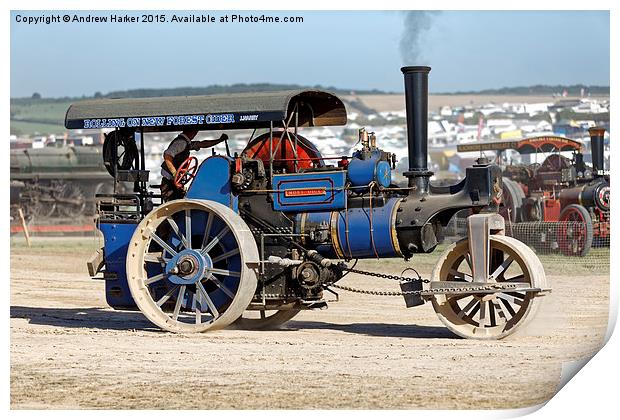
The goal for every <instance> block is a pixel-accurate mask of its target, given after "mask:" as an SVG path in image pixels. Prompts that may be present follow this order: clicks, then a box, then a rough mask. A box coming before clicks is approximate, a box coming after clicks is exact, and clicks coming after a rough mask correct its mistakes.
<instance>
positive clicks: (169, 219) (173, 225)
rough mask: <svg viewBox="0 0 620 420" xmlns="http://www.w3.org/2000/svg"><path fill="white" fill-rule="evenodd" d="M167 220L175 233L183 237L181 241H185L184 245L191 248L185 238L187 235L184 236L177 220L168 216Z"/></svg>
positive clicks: (180, 237)
mask: <svg viewBox="0 0 620 420" xmlns="http://www.w3.org/2000/svg"><path fill="white" fill-rule="evenodd" d="M166 221H167V222H168V224H169V225H170V227H171V228H172V230H173V231H174V233H175V234H176V235H177V236H178V237H179V239H181V242H182V243H183V246H184V247H185V248H189V244H188V242H187V239H185V236H183V234H182V233H181V231H180V230H179V225H177V222H175V221H174V219H173V218H172V217H166Z"/></svg>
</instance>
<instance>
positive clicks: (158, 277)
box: [144, 273, 168, 286]
mask: <svg viewBox="0 0 620 420" xmlns="http://www.w3.org/2000/svg"><path fill="white" fill-rule="evenodd" d="M166 277H168V273H161V274H158V275H156V276H153V277H149V278H148V279H146V280H144V285H145V286H148V285H149V284H151V283H155V282H156V281H160V280H162V279H165V278H166Z"/></svg>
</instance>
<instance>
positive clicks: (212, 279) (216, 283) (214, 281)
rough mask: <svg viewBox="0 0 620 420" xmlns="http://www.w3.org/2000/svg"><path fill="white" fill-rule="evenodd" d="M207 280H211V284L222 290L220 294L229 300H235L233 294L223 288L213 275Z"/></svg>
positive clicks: (226, 288)
mask: <svg viewBox="0 0 620 420" xmlns="http://www.w3.org/2000/svg"><path fill="white" fill-rule="evenodd" d="M209 280H211V281H212V282H213V283H215V285H216V286H217V287H219V288H220V289H222V292H224V293H226V295H227V296H228V297H229V298H231V299H234V298H235V294H234V293H233V292H231V291H230V289H229V288H228V287H226V286H224V283H222V282H221V281H219V280H218V278H217V277H215V276H214V275H211V277H209Z"/></svg>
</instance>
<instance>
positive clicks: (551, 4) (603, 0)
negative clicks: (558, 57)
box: [0, 0, 620, 419]
mask: <svg viewBox="0 0 620 420" xmlns="http://www.w3.org/2000/svg"><path fill="white" fill-rule="evenodd" d="M50 3H51V2H48V1H43V0H38V1H34V0H21V1H17V0H8V1H7V0H5V1H3V2H2V7H3V8H4V9H5V13H4V16H3V19H5V20H4V22H7V21H8V19H9V13H10V10H11V9H14V10H37V9H39V10H49V9H59V10H148V9H151V10H183V9H187V10H200V9H211V10H235V9H236V10H251V9H260V10H330V9H331V10H344V9H354V10H355V9H359V10H405V9H412V8H415V9H426V10H438V9H441V10H483V9H488V10H498V9H500V10H501V9H504V10H611V25H610V26H611V51H610V53H611V57H610V58H611V70H612V71H611V73H610V74H611V80H610V82H611V87H612V91H611V98H612V103H615V102H614V99H616V98H619V96H618V82H619V81H618V80H617V79H618V78H617V77H616V76H617V75H618V74H619V72H620V67H619V66H618V53H617V51H618V40H619V35H620V33H619V31H620V30H619V29H618V28H620V19H619V18H618V16H619V13H618V9H619V7H620V6H618V4H620V2H617V1H611V0H589V1H588V2H583V1H576V0H565V1H562V2H559V1H549V0H547V1H541V0H521V1H515V0H505V1H502V2H501V3H500V2H497V1H490V0H468V1H466V2H465V1H462V0H435V1H432V0H418V1H416V2H415V3H414V2H411V1H403V0H401V1H393V0H383V1H381V2H365V3H363V4H362V3H361V2H357V1H356V2H353V1H337V0H314V1H312V2H308V3H306V4H300V3H292V2H291V1H290V0H289V1H284V0H263V1H261V2H260V3H258V2H250V1H240V0H231V1H226V2H224V1H221V2H217V3H215V2H210V3H205V2H200V1H195V0H194V1H191V0H175V1H174V2H170V1H162V0H156V1H147V0H136V1H132V2H127V0H109V1H106V2H99V3H97V4H93V3H94V2H84V1H77V0H64V1H63V0H58V1H54V2H53V5H51V4H50ZM524 30H527V28H524ZM574 30H584V28H574ZM585 30H587V28H585ZM0 33H1V45H2V50H3V51H2V52H3V56H4V57H7V58H8V59H10V44H9V37H10V25H2V30H1V31H0ZM369 58H372V57H369ZM7 61H8V60H7ZM593 65H596V63H593ZM3 68H4V70H5V71H4V73H3V74H4V77H3V79H4V80H3V84H2V86H3V90H4V96H3V98H4V100H3V102H2V111H3V112H4V114H3V115H4V116H5V117H4V119H2V123H1V124H2V128H3V130H2V131H3V132H4V133H5V139H6V138H7V137H8V134H9V120H8V115H9V92H10V80H9V71H8V70H9V68H10V64H9V63H7V64H5V65H4V66H3ZM619 128H620V126H618V124H616V123H615V119H613V118H612V131H614V129H615V130H618V129H619ZM616 132H618V131H616ZM7 149H8V147H7V146H6V145H5V151H6V150H7ZM1 156H2V157H1V159H2V161H1V164H2V165H1V166H0V167H2V168H3V170H4V171H5V177H4V179H5V182H4V183H3V184H2V193H4V194H3V196H4V197H7V196H8V183H7V180H8V179H9V165H8V154H2V155H1ZM618 159H619V158H618V156H616V155H615V154H614V155H612V159H611V160H612V162H614V165H612V166H614V167H615V168H619V167H620V166H618V165H615V163H616V162H618ZM618 211H619V210H618V209H615V210H612V213H613V214H614V216H613V219H614V220H616V218H617V216H615V214H617V213H618ZM2 212H3V214H2V218H0V223H1V224H2V228H3V231H4V232H6V235H5V240H4V243H3V247H2V251H4V255H8V254H9V252H10V251H9V248H10V245H9V241H8V237H9V235H8V231H9V229H8V206H6V204H5V205H4V206H3V207H2ZM618 230H619V228H618V227H617V226H616V225H615V224H612V232H613V233H612V253H611V279H612V281H611V290H610V296H611V301H610V307H611V308H610V324H609V328H608V337H609V335H610V334H611V331H612V330H613V326H614V325H615V321H616V318H617V308H618V306H617V295H618V287H617V286H618V285H617V283H618V278H619V276H618V274H619V272H618V264H617V262H616V261H615V258H614V257H615V256H616V255H617V254H618V252H617V238H618V237H619V236H618V235H620V232H619V231H618ZM3 270H4V274H5V275H4V276H3V279H4V280H5V282H8V279H9V278H10V273H9V267H8V266H7V264H6V263H5V264H4V268H3ZM583 284H584V287H587V278H584V279H583ZM3 299H4V303H5V306H4V308H6V309H5V314H7V316H6V317H4V318H3V319H2V326H3V331H4V332H5V335H4V336H3V337H4V338H5V339H6V345H5V346H4V347H3V356H4V360H5V364H4V370H3V373H4V379H5V382H4V383H5V388H4V389H5V393H4V395H3V397H4V398H3V400H2V401H3V403H4V407H6V409H7V410H8V408H9V346H8V341H9V322H8V321H9V316H8V315H9V314H8V312H9V310H8V309H9V307H10V301H9V294H8V293H4V294H3ZM618 349H619V339H618V337H617V334H615V335H613V336H611V340H610V341H609V342H608V344H607V345H606V346H605V348H604V349H603V350H602V351H601V352H600V353H599V354H597V355H596V356H595V357H594V359H593V360H592V361H591V362H590V363H588V364H587V365H586V366H585V367H584V368H583V370H582V371H581V372H580V373H579V375H578V377H577V378H576V379H575V380H572V381H570V382H569V383H568V384H567V385H566V386H565V387H564V388H563V389H562V390H561V391H560V392H559V393H558V394H557V395H556V396H555V397H554V398H553V399H552V400H551V401H550V402H549V403H548V404H547V405H546V406H545V407H544V408H542V409H540V410H539V411H536V412H535V413H533V414H532V416H533V417H536V418H552V417H553V418H555V417H562V418H569V419H570V418H596V417H599V416H608V415H609V414H611V413H614V412H615V411H616V410H615V406H616V400H617V398H618V396H617V394H618V393H617V391H616V389H617V387H618V383H617V382H618V380H617V378H618V377H619V375H618V370H619V369H618V365H619V363H618V356H617V355H618V354H620V352H618ZM429 386H430V384H429ZM343 392H346V390H343ZM532 410H535V407H533V408H530V409H525V410H500V411H465V412H463V411H424V412H420V413H410V412H406V411H388V412H386V411H382V412H379V413H376V412H370V411H367V412H354V415H355V416H361V417H362V418H371V417H372V418H374V417H376V416H377V415H379V416H385V415H389V416H390V417H391V416H395V417H403V418H404V417H410V416H417V415H423V416H424V417H432V418H454V417H455V416H458V417H459V418H498V417H499V418H502V417H507V416H508V417H513V416H518V415H523V414H526V413H527V412H531V411H532ZM340 413H341V412H299V411H294V412H290V411H277V412H254V413H240V412H228V413H227V414H229V415H232V416H236V415H242V416H244V417H245V416H253V417H258V418H269V419H272V418H274V417H278V418H284V417H287V418H289V417H290V416H295V417H300V418H311V417H312V418H313V419H315V418H316V417H317V416H320V417H323V416H325V415H327V416H329V417H331V416H334V417H335V416H337V415H338V416H340ZM10 414H11V415H12V416H15V417H28V418H29V417H31V416H32V415H33V414H35V415H41V414H43V413H38V414H36V412H35V413H33V412H29V411H13V412H11V413H10ZM222 414H223V413H222ZM222 414H217V415H218V416H219V415H222ZM343 414H344V413H343ZM347 414H351V413H349V412H347ZM44 415H45V416H51V417H52V418H54V417H58V418H63V419H64V418H67V417H71V418H73V417H76V418H77V417H78V416H79V417H82V416H88V417H100V416H109V415H110V413H109V412H103V411H97V412H89V413H88V414H87V413H83V412H79V411H53V412H49V413H45V414H44ZM114 415H115V416H118V415H121V416H123V417H124V416H132V417H134V416H136V415H138V416H148V417H149V418H151V417H153V416H155V417H160V416H161V417H164V416H165V417H168V416H170V415H174V416H181V415H182V416H187V415H190V416H191V415H200V416H204V415H208V414H205V413H200V412H189V413H186V412H184V413H165V412H158V411H155V412H152V411H142V412H139V413H132V412H123V413H115V414H114ZM603 418H605V417H603Z"/></svg>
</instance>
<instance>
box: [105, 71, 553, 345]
mask: <svg viewBox="0 0 620 420" xmlns="http://www.w3.org/2000/svg"><path fill="white" fill-rule="evenodd" d="M429 71H430V68H429V67H404V68H403V69H402V72H403V73H404V78H405V95H406V107H407V133H408V153H409V158H410V159H409V162H410V168H409V171H407V172H406V173H405V174H404V175H405V176H406V177H407V178H408V180H409V182H408V186H407V187H403V188H401V187H397V186H395V185H394V184H392V183H391V170H392V168H393V165H394V163H395V161H396V159H395V157H394V156H392V155H391V154H390V153H386V152H384V151H382V150H381V149H380V148H379V147H378V145H377V142H376V138H375V137H374V135H373V134H372V133H367V132H366V131H364V130H363V129H362V130H360V133H359V144H360V149H359V150H357V151H356V152H355V153H353V154H352V156H344V157H341V158H340V159H339V160H338V161H337V164H334V165H328V164H327V161H329V159H330V158H329V157H323V156H321V154H320V152H319V151H318V150H317V149H316V147H314V145H313V144H312V143H311V142H309V141H308V140H307V139H305V138H304V137H302V136H301V135H299V134H297V130H296V128H295V131H294V132H293V131H291V130H289V129H288V127H286V126H285V127H284V130H283V131H277V130H276V131H274V130H273V129H272V130H270V133H268V134H267V135H263V136H261V137H260V141H258V142H257V141H256V140H255V141H253V142H250V144H249V145H248V147H246V149H245V150H244V152H243V153H241V154H240V155H235V156H230V157H226V156H213V157H210V158H209V159H206V160H205V161H204V162H203V164H202V165H201V167H200V169H199V170H198V173H197V174H196V176H195V177H194V180H193V183H192V186H191V187H190V189H189V190H188V193H187V196H186V198H185V199H182V200H175V201H172V202H168V203H162V205H160V206H158V207H156V208H155V209H154V210H153V211H152V212H151V213H149V214H148V215H146V216H145V217H144V218H143V219H142V220H141V221H140V223H139V224H138V225H137V227H135V232H134V233H133V235H132V238H131V240H130V241H129V244H128V248H127V260H126V270H127V273H126V274H127V283H128V286H129V289H130V291H131V296H132V298H133V301H134V302H135V304H136V305H137V307H138V308H139V309H140V310H142V312H143V313H144V314H145V315H146V316H147V317H148V318H149V319H150V320H151V321H152V322H154V323H155V324H157V325H158V326H160V327H161V328H164V329H166V330H169V331H176V332H192V331H196V332H197V331H206V330H210V329H216V328H222V327H225V326H226V325H228V324H230V323H233V322H236V323H237V325H239V326H241V327H245V328H257V329H258V328H273V327H275V326H277V325H279V324H282V323H284V322H286V321H288V320H289V319H291V318H292V317H293V316H295V315H296V314H297V313H298V312H299V311H300V310H303V309H322V308H325V307H326V306H327V303H326V300H325V298H324V296H323V294H324V292H325V291H332V292H333V288H338V287H339V285H338V284H337V282H338V281H339V280H340V279H341V278H342V277H343V276H344V275H345V274H347V273H349V272H350V271H351V265H350V264H351V261H352V260H357V259H364V258H374V259H382V258H394V257H402V258H405V259H406V260H408V259H410V258H411V257H413V256H414V254H418V253H430V252H432V251H433V250H435V248H436V247H437V245H438V237H440V235H441V230H442V228H443V227H444V226H446V225H447V224H448V221H449V220H450V219H451V217H452V216H453V215H454V214H455V213H456V212H458V211H460V210H463V209H469V210H470V211H471V214H472V216H470V217H469V219H468V227H469V235H468V238H464V239H462V240H461V241H459V242H457V243H454V244H451V245H450V246H448V247H447V249H446V250H445V251H444V252H443V254H442V255H441V256H440V257H439V261H438V263H437V266H436V267H435V270H434V271H433V273H432V275H431V278H430V279H429V280H423V279H422V278H419V279H410V281H407V282H406V283H407V284H405V285H401V288H402V290H404V291H405V292H404V295H405V298H406V299H405V300H406V302H407V303H408V306H415V305H419V304H422V303H424V302H425V301H427V300H430V301H431V302H432V303H433V306H434V308H435V311H436V312H437V314H438V316H439V318H440V319H441V321H442V322H443V323H444V324H445V325H446V326H447V327H448V328H450V329H451V330H452V331H453V332H455V333H456V334H458V335H460V336H463V337H470V338H482V339H497V338H501V337H504V336H506V335H508V334H510V333H512V332H514V331H515V330H516V329H517V327H519V326H521V325H523V324H524V323H525V322H527V321H528V320H529V319H530V318H531V316H532V315H533V313H534V309H535V303H537V302H538V300H536V302H535V298H536V297H537V296H539V295H541V294H542V293H544V292H545V291H546V290H548V289H546V283H545V275H544V270H543V268H542V265H541V263H540V261H539V260H538V258H537V257H536V256H535V254H534V253H533V252H532V251H531V250H530V249H529V248H528V247H526V246H525V245H523V244H522V243H520V242H518V241H516V240H514V239H512V238H508V237H505V236H503V235H502V234H503V228H504V223H503V219H502V218H501V217H500V216H499V215H498V214H497V210H498V206H499V203H500V202H501V198H502V197H501V193H502V178H501V171H500V169H499V167H497V166H495V165H492V164H489V163H488V162H486V161H480V162H479V163H478V164H476V165H474V166H473V167H471V168H467V170H466V177H465V178H464V179H463V180H462V181H461V182H459V183H458V184H456V185H451V186H442V187H435V186H432V185H431V184H430V182H429V180H430V177H431V176H432V173H431V172H430V171H429V170H428V165H427V111H428V110H427V107H428V105H427V98H428V73H429ZM220 185H221V187H220ZM226 188H227V189H228V190H227V191H229V192H228V193H227V195H226V197H227V198H225V199H224V200H223V201H222V200H220V199H216V200H214V199H210V198H209V197H210V196H211V193H210V191H214V190H215V189H217V191H222V190H223V189H226ZM217 201H219V202H217ZM105 234H106V231H105V230H104V235H105ZM108 268H109V267H108ZM108 301H109V302H110V299H108ZM113 306H114V305H113ZM118 306H123V305H118ZM252 314H257V315H258V316H252Z"/></svg>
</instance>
